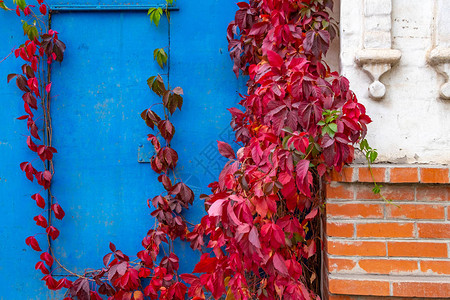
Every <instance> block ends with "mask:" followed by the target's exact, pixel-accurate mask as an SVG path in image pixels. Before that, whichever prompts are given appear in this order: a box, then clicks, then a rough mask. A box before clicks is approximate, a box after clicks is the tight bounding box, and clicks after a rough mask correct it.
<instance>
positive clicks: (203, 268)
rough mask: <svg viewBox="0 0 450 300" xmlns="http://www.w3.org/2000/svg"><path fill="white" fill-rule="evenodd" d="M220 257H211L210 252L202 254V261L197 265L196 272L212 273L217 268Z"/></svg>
mask: <svg viewBox="0 0 450 300" xmlns="http://www.w3.org/2000/svg"><path fill="white" fill-rule="evenodd" d="M217 262H218V259H217V258H216V257H210V256H209V254H208V253H204V254H202V256H201V257H200V261H199V262H198V263H197V264H196V265H195V268H194V271H193V272H194V273H212V272H214V270H215V269H216V266H217Z"/></svg>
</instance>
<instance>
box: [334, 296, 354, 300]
mask: <svg viewBox="0 0 450 300" xmlns="http://www.w3.org/2000/svg"><path fill="white" fill-rule="evenodd" d="M355 299H356V298H355V297H351V296H345V295H344V296H342V295H328V300H355Z"/></svg>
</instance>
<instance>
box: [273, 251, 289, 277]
mask: <svg viewBox="0 0 450 300" xmlns="http://www.w3.org/2000/svg"><path fill="white" fill-rule="evenodd" d="M273 266H274V267H275V269H276V270H277V271H278V272H280V273H281V275H283V276H288V275H289V272H288V269H287V267H286V264H285V263H284V259H283V257H282V256H281V255H280V254H278V253H275V254H274V255H273Z"/></svg>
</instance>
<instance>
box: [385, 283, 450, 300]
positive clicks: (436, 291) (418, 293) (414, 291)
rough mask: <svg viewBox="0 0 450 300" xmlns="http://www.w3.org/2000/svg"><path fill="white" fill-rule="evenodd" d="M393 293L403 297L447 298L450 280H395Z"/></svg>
mask: <svg viewBox="0 0 450 300" xmlns="http://www.w3.org/2000/svg"><path fill="white" fill-rule="evenodd" d="M393 295H394V296H403V297H432V298H441V297H442V298H447V297H448V296H449V295H450V283H449V282H442V283H441V282H394V283H393Z"/></svg>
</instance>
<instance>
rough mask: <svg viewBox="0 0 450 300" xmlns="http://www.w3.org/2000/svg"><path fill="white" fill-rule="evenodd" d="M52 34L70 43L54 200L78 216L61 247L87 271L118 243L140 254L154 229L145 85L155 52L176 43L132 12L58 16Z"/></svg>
mask: <svg viewBox="0 0 450 300" xmlns="http://www.w3.org/2000/svg"><path fill="white" fill-rule="evenodd" d="M52 27H53V28H55V29H56V28H57V30H58V31H59V32H60V34H61V38H62V37H63V36H64V41H65V43H66V45H67V52H66V56H65V59H64V63H63V64H61V65H60V66H56V67H55V68H54V69H53V73H52V81H53V91H52V93H53V95H54V96H55V98H54V101H53V106H52V125H53V128H54V129H53V145H54V147H55V148H56V149H58V155H57V156H56V157H55V158H54V166H55V170H56V171H55V176H54V179H53V186H52V193H53V195H54V196H55V197H56V198H57V200H58V201H59V202H60V203H61V206H62V207H63V208H65V209H66V210H67V212H68V213H69V215H70V216H69V217H68V218H67V219H64V220H63V221H61V222H58V224H57V225H58V226H59V227H60V230H61V237H60V238H59V239H57V240H56V241H55V243H54V247H55V250H56V253H58V255H59V256H60V257H61V260H62V262H63V264H64V265H65V266H66V267H68V268H69V269H70V270H74V271H76V272H83V270H84V269H86V268H99V267H101V266H102V260H101V258H102V257H103V255H105V254H106V253H107V252H108V251H109V250H108V249H109V242H110V241H112V242H114V243H115V244H116V246H117V247H118V248H119V249H121V250H122V251H124V252H125V253H134V254H136V249H137V246H138V245H140V242H141V239H142V237H144V236H145V234H146V232H147V230H148V229H149V227H150V226H151V225H152V224H153V220H152V219H151V217H150V212H149V209H148V208H147V205H146V200H147V198H148V197H149V196H150V195H152V194H155V193H158V192H159V191H160V187H159V184H158V181H157V179H156V176H155V174H154V173H153V172H152V171H151V169H150V168H149V164H142V163H138V160H137V150H138V147H139V145H143V144H144V143H146V134H147V133H148V131H149V130H148V129H147V128H146V126H145V123H143V121H142V119H141V118H140V113H141V112H142V111H143V110H144V109H145V108H148V107H149V106H150V105H151V104H152V102H154V101H155V100H156V99H155V98H154V97H152V96H153V95H151V93H150V91H149V89H148V86H147V83H146V80H147V78H148V77H149V76H150V75H152V74H156V73H158V71H159V70H158V66H157V65H156V64H155V63H154V62H153V55H152V52H153V51H152V49H155V48H159V47H165V46H166V45H168V28H167V22H164V21H163V22H161V24H160V26H159V28H152V27H151V26H150V24H149V21H148V18H147V16H146V14H145V13H141V12H129V11H127V12H70V13H60V14H55V15H54V16H53V17H52ZM162 72H167V70H163V71H162ZM166 77H167V76H166Z"/></svg>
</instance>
